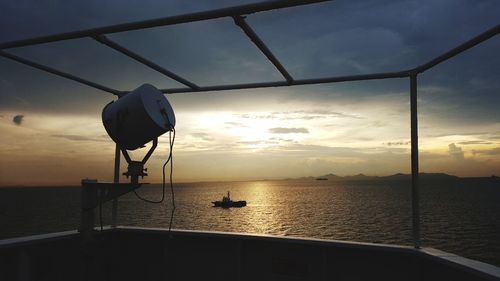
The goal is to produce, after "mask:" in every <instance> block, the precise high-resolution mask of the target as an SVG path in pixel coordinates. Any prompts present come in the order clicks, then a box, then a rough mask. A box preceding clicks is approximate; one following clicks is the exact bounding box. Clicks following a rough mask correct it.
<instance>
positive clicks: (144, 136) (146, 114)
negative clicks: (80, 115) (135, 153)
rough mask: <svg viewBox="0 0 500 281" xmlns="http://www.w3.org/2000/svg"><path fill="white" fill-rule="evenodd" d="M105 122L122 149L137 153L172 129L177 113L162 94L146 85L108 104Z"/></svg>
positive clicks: (104, 116)
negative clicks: (136, 150) (135, 150)
mask: <svg viewBox="0 0 500 281" xmlns="http://www.w3.org/2000/svg"><path fill="white" fill-rule="evenodd" d="M102 123H103V124H104V128H105V129H106V132H108V135H109V136H110V137H111V139H113V141H114V142H115V143H117V144H118V145H119V146H120V148H124V149H128V150H134V149H137V148H140V147H143V146H144V144H146V143H148V142H150V141H152V140H153V139H155V138H157V137H159V136H161V135H163V134H164V133H166V132H168V131H171V130H173V128H174V127H175V114H174V110H173V109H172V106H171V105H170V103H169V102H168V101H167V99H166V98H165V96H164V95H163V93H162V92H160V91H159V90H158V89H157V88H155V87H154V86H152V85H150V84H143V85H142V86H140V87H139V88H137V89H135V90H133V91H132V92H130V93H128V94H126V95H124V96H122V97H121V98H119V99H118V100H116V101H113V102H111V103H109V104H108V105H106V106H105V107H104V109H103V110H102Z"/></svg>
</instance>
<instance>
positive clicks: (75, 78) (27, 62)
mask: <svg viewBox="0 0 500 281" xmlns="http://www.w3.org/2000/svg"><path fill="white" fill-rule="evenodd" d="M0 56H2V57H4V58H7V59H10V60H13V61H16V62H19V63H22V64H24V65H28V66H31V67H34V68H36V69H40V70H43V71H46V72H49V73H52V74H55V75H57V76H61V77H64V78H67V79H70V80H73V81H75V82H78V83H81V84H84V85H87V86H90V87H93V88H96V89H99V90H101V91H105V92H108V93H112V94H113V95H117V96H121V95H123V94H124V93H125V92H122V91H118V90H115V89H112V88H109V87H106V86H103V85H100V84H97V83H95V82H92V81H89V80H86V79H83V78H80V77H78V76H75V75H72V74H69V73H66V72H63V71H60V70H57V69H54V68H52V67H49V66H46V65H43V64H39V63H37V62H34V61H31V60H28V59H25V58H22V57H19V56H16V55H13V54H10V53H7V52H5V51H2V50H0Z"/></svg>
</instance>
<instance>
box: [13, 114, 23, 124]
mask: <svg viewBox="0 0 500 281" xmlns="http://www.w3.org/2000/svg"><path fill="white" fill-rule="evenodd" d="M23 118H24V115H21V114H19V115H16V116H14V118H12V122H14V124H16V125H21V124H22V123H23Z"/></svg>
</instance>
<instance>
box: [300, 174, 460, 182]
mask: <svg viewBox="0 0 500 281" xmlns="http://www.w3.org/2000/svg"><path fill="white" fill-rule="evenodd" d="M419 175H420V177H419V178H420V180H422V181H453V180H458V179H460V178H459V177H457V176H452V175H448V174H445V173H420V174H419ZM312 179H316V180H329V181H344V182H346V181H355V182H360V181H372V182H373V181H384V182H387V181H411V175H410V174H402V173H397V174H394V175H390V176H367V175H364V174H357V175H354V176H343V177H342V176H337V175H335V174H332V173H330V174H326V175H322V176H319V177H302V178H297V179H296V180H312Z"/></svg>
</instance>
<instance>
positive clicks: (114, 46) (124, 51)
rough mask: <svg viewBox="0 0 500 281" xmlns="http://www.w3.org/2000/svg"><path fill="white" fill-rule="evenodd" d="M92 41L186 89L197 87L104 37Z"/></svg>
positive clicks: (99, 36) (97, 37) (96, 37)
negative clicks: (184, 86)
mask: <svg viewBox="0 0 500 281" xmlns="http://www.w3.org/2000/svg"><path fill="white" fill-rule="evenodd" d="M94 39H95V40H96V41H98V42H99V43H102V44H104V45H106V46H108V47H110V48H112V49H114V50H116V51H118V52H120V53H122V54H124V55H126V56H127V57H130V58H132V59H134V60H136V61H138V62H140V63H142V64H144V65H146V66H148V67H150V68H152V69H154V70H156V71H158V72H160V73H161V74H163V75H165V76H167V77H169V78H171V79H173V80H175V81H177V82H179V83H181V84H184V85H186V86H188V87H190V88H192V89H196V88H198V86H197V85H196V84H194V83H191V82H189V81H188V80H186V79H184V78H182V77H180V76H179V75H177V74H175V73H173V72H171V71H169V70H167V69H165V68H163V67H161V66H159V65H158V64H156V63H154V62H152V61H150V60H148V59H146V58H144V57H142V56H140V55H138V54H136V53H134V52H132V51H130V50H129V49H127V48H125V47H123V46H121V45H120V44H118V43H116V42H114V41H113V40H111V39H109V38H107V37H106V36H104V35H98V36H94Z"/></svg>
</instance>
